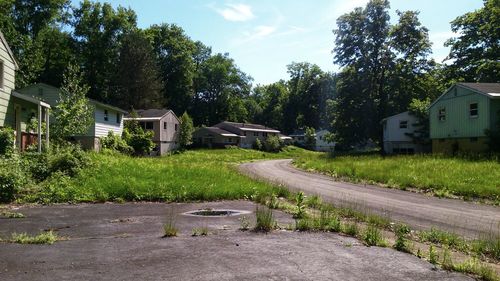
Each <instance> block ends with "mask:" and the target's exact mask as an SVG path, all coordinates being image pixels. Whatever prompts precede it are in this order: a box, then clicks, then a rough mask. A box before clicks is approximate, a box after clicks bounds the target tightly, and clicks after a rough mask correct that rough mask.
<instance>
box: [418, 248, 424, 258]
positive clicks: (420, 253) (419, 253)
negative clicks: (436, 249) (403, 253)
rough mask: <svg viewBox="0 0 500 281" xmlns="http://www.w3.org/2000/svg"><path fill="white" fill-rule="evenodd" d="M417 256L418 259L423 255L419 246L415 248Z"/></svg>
mask: <svg viewBox="0 0 500 281" xmlns="http://www.w3.org/2000/svg"><path fill="white" fill-rule="evenodd" d="M417 257H418V258H419V259H421V258H422V257H423V255H422V250H420V248H418V249H417Z"/></svg>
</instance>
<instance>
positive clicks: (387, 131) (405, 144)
mask: <svg viewBox="0 0 500 281" xmlns="http://www.w3.org/2000/svg"><path fill="white" fill-rule="evenodd" d="M381 123H382V126H383V130H384V150H385V152H386V153H388V154H398V153H401V154H413V153H422V152H424V150H425V148H424V146H423V145H421V144H417V143H415V142H414V140H413V138H412V137H411V135H412V134H414V133H415V130H416V129H417V128H418V126H416V124H417V123H418V119H417V117H416V116H414V115H411V114H410V113H409V112H408V111H406V112H402V113H399V114H396V115H393V116H389V117H387V118H384V119H382V121H381Z"/></svg>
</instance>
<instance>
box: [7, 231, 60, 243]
mask: <svg viewBox="0 0 500 281" xmlns="http://www.w3.org/2000/svg"><path fill="white" fill-rule="evenodd" d="M57 240H58V237H57V234H55V233H54V232H52V231H47V232H42V233H40V234H38V235H35V236H30V235H28V234H27V233H12V237H11V239H10V240H9V242H11V243H18V244H53V243H54V242H56V241H57Z"/></svg>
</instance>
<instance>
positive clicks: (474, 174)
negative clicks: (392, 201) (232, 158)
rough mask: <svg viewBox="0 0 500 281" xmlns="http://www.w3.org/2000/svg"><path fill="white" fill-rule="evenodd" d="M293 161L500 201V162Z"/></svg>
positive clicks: (418, 158) (309, 156) (320, 157)
mask: <svg viewBox="0 0 500 281" xmlns="http://www.w3.org/2000/svg"><path fill="white" fill-rule="evenodd" d="M295 164H296V165H297V166H298V167H300V168H304V169H310V170H315V171H318V172H322V173H327V174H330V175H332V176H334V177H339V178H347V179H349V180H354V181H372V182H376V183H382V184H385V185H388V186H390V187H397V188H402V189H404V188H417V189H421V190H426V191H433V192H435V193H436V194H437V195H443V196H446V195H458V196H464V197H469V198H483V199H491V200H495V201H497V202H498V201H500V163H499V162H497V161H494V160H468V159H463V158H448V157H444V156H434V155H411V156H403V155H401V156H390V157H385V158H383V157H381V156H378V155H361V156H339V157H335V158H330V157H328V156H326V155H324V154H313V153H301V154H300V155H297V157H296V159H295Z"/></svg>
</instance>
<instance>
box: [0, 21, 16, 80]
mask: <svg viewBox="0 0 500 281" xmlns="http://www.w3.org/2000/svg"><path fill="white" fill-rule="evenodd" d="M0 41H2V42H3V44H4V45H5V49H7V53H9V56H10V58H11V59H12V61H13V62H14V65H15V66H16V70H18V69H19V65H18V64H17V61H16V58H15V57H14V53H13V52H12V50H11V49H10V46H9V43H7V40H5V37H4V36H3V33H2V31H1V30H0Z"/></svg>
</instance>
